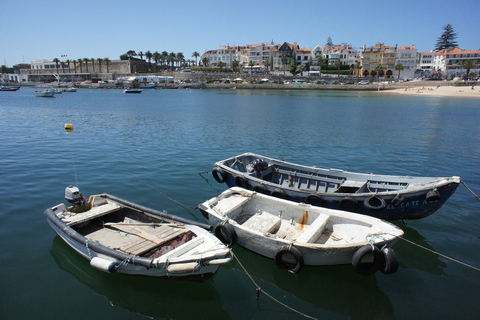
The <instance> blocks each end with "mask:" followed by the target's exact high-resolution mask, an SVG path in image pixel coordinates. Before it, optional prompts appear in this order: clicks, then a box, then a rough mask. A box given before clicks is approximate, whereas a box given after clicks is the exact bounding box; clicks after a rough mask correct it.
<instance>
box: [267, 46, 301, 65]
mask: <svg viewBox="0 0 480 320" xmlns="http://www.w3.org/2000/svg"><path fill="white" fill-rule="evenodd" d="M299 50H300V47H299V46H298V44H297V43H296V42H295V43H294V44H290V43H288V42H284V43H283V44H282V45H276V46H275V47H274V48H273V49H272V53H271V58H272V70H274V71H282V70H284V68H287V69H288V66H289V65H290V63H291V62H292V61H295V59H296V54H297V51H299ZM282 57H286V60H285V63H284V62H282Z"/></svg>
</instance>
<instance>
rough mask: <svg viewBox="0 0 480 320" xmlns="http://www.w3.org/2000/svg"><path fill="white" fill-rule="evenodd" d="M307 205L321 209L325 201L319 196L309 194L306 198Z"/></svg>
mask: <svg viewBox="0 0 480 320" xmlns="http://www.w3.org/2000/svg"><path fill="white" fill-rule="evenodd" d="M305 203H307V204H311V205H314V206H317V207H320V206H322V204H323V199H322V197H320V196H319V195H317V194H309V195H308V196H307V197H306V198H305Z"/></svg>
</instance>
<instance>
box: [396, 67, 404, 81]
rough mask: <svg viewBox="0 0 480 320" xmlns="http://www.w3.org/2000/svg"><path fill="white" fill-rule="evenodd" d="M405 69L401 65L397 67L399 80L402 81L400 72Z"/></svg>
mask: <svg viewBox="0 0 480 320" xmlns="http://www.w3.org/2000/svg"><path fill="white" fill-rule="evenodd" d="M403 69H405V68H404V67H403V64H401V63H399V64H397V65H395V70H398V80H400V71H402V70H403Z"/></svg>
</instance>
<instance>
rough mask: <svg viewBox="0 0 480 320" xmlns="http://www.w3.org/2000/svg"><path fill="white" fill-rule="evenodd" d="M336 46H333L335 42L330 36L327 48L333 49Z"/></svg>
mask: <svg viewBox="0 0 480 320" xmlns="http://www.w3.org/2000/svg"><path fill="white" fill-rule="evenodd" d="M333 45H334V44H333V41H332V38H330V36H328V39H327V47H332V46H333Z"/></svg>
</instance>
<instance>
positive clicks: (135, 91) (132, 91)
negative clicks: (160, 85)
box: [123, 89, 142, 93]
mask: <svg viewBox="0 0 480 320" xmlns="http://www.w3.org/2000/svg"><path fill="white" fill-rule="evenodd" d="M123 93H142V89H125V90H123Z"/></svg>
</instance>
